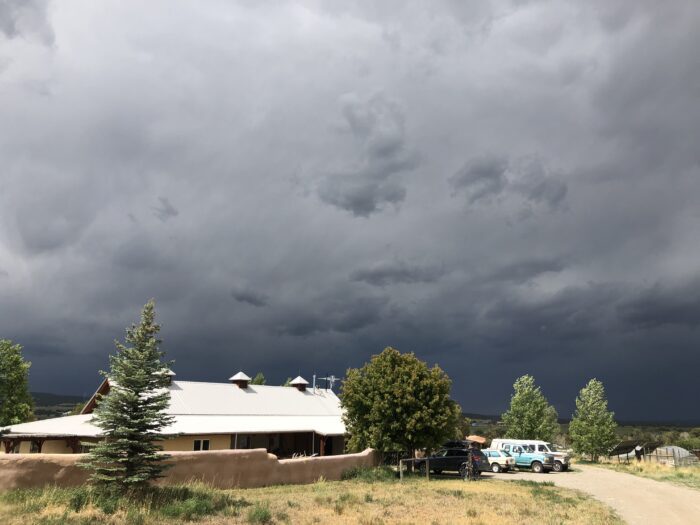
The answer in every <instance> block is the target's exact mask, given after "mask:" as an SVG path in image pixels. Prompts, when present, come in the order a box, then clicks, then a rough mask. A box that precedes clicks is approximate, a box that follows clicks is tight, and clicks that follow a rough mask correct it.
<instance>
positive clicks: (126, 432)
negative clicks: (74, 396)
mask: <svg viewBox="0 0 700 525" xmlns="http://www.w3.org/2000/svg"><path fill="white" fill-rule="evenodd" d="M159 330H160V326H158V325H157V324H156V323H155V303H154V301H153V300H150V301H149V302H148V303H146V305H145V306H144V307H143V311H142V313H141V322H140V323H139V324H138V325H132V326H131V327H130V328H128V329H127V330H126V338H125V344H122V343H120V342H118V341H115V345H116V347H117V352H116V354H115V355H111V356H109V363H110V371H109V372H102V374H103V375H104V376H105V377H107V379H108V380H109V387H110V388H109V392H108V393H107V394H106V395H105V396H103V397H102V398H101V399H100V400H99V402H98V405H97V408H96V409H95V412H94V418H93V423H94V424H95V425H97V426H98V427H99V428H101V429H102V434H103V435H104V439H103V440H101V441H100V442H99V443H97V444H96V445H95V446H93V447H92V450H91V451H90V454H89V456H88V457H87V459H86V461H85V462H84V463H82V466H84V467H86V468H89V469H90V470H91V471H92V474H91V477H90V479H91V480H92V481H93V482H95V483H97V484H98V485H103V486H107V487H110V488H116V489H118V490H125V489H128V488H132V487H135V488H136V487H142V486H145V485H147V484H148V482H149V481H151V480H153V479H155V478H158V477H161V473H162V472H163V470H164V469H165V468H166V467H167V465H166V464H165V463H164V461H165V460H167V459H168V458H169V456H167V455H166V454H162V453H161V451H162V447H161V446H160V445H158V444H156V443H155V441H158V440H162V439H163V438H164V436H162V435H161V434H160V432H161V430H162V429H163V428H164V427H166V426H168V425H169V424H171V423H172V421H173V417H172V416H169V415H167V414H166V413H165V410H166V408H167V407H168V404H169V402H170V391H169V389H168V384H169V377H168V366H169V365H170V363H164V362H163V361H162V359H163V356H164V353H163V352H161V351H160V349H159V345H160V340H159V339H157V337H156V336H157V334H158V331H159Z"/></svg>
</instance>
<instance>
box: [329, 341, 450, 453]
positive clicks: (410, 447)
mask: <svg viewBox="0 0 700 525" xmlns="http://www.w3.org/2000/svg"><path fill="white" fill-rule="evenodd" d="M451 385H452V382H451V381H450V378H449V377H447V374H445V372H443V371H442V370H441V369H440V368H439V367H438V366H437V365H436V366H434V367H433V368H428V366H427V364H426V363H425V362H423V361H421V360H419V359H418V358H417V357H416V356H415V355H414V354H412V353H410V354H402V353H400V352H399V351H398V350H395V349H394V348H390V347H389V348H386V349H385V350H384V351H383V352H382V353H381V354H379V355H375V356H372V358H371V359H370V362H369V363H366V364H365V365H364V366H363V367H362V368H359V369H357V368H355V369H349V370H348V371H347V375H346V379H345V382H344V383H343V388H342V396H341V402H342V405H343V408H344V409H345V414H344V416H343V420H344V422H345V425H346V428H347V432H348V434H349V435H350V438H349V442H348V448H350V449H351V450H362V449H364V448H366V447H372V448H375V449H377V450H379V451H380V452H386V451H398V450H402V451H410V452H413V451H414V450H415V449H417V448H423V447H426V448H433V447H435V446H437V445H440V444H441V443H443V442H444V441H445V440H446V439H450V438H452V437H453V436H454V433H455V429H456V427H457V425H458V423H459V419H460V417H461V410H460V408H459V405H458V404H457V403H455V402H454V401H453V400H452V399H451V398H450V387H451Z"/></svg>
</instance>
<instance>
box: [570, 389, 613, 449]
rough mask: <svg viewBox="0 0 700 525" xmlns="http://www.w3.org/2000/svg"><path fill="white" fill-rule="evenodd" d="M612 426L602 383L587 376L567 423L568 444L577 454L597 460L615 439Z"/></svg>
mask: <svg viewBox="0 0 700 525" xmlns="http://www.w3.org/2000/svg"><path fill="white" fill-rule="evenodd" d="M616 430H617V423H615V414H614V413H613V412H611V411H609V410H608V400H607V399H606V398H605V388H604V387H603V383H602V382H600V381H598V380H597V379H591V380H590V381H589V382H588V384H587V385H586V386H584V387H583V388H582V389H581V391H580V392H579V394H578V397H577V398H576V411H575V412H574V415H573V418H572V419H571V423H570V424H569V435H570V436H571V443H572V446H573V448H574V450H575V451H576V452H578V453H579V454H588V455H590V456H591V459H592V460H593V461H598V457H600V456H602V455H605V454H607V453H608V452H609V451H610V449H611V448H612V447H613V446H614V445H615V443H616V442H617V441H618V439H617V435H616Z"/></svg>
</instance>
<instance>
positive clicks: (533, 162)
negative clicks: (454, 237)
mask: <svg viewBox="0 0 700 525" xmlns="http://www.w3.org/2000/svg"><path fill="white" fill-rule="evenodd" d="M449 183H450V186H451V187H452V190H453V194H458V193H464V194H466V196H467V200H468V201H469V203H470V204H474V203H476V202H477V201H480V200H484V199H487V200H488V199H490V198H494V197H498V196H501V195H502V196H508V195H518V196H520V197H521V198H522V199H523V200H524V201H525V203H527V204H531V205H546V207H547V208H548V209H550V210H554V209H556V208H558V207H559V206H560V205H561V203H562V202H563V200H564V198H565V197H566V193H567V189H568V188H567V184H566V183H565V182H564V181H562V180H560V179H559V178H557V176H556V175H554V174H552V173H550V172H549V170H547V168H546V166H545V165H544V164H543V162H542V160H541V159H540V158H538V157H522V158H518V159H513V160H508V159H506V158H505V157H498V156H486V157H477V158H475V159H472V160H470V161H468V162H467V163H466V164H465V165H464V166H463V167H462V168H461V169H460V170H458V171H457V172H456V173H455V174H454V175H452V176H451V177H450V178H449Z"/></svg>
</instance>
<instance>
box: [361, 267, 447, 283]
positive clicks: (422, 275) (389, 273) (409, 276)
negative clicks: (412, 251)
mask: <svg viewBox="0 0 700 525" xmlns="http://www.w3.org/2000/svg"><path fill="white" fill-rule="evenodd" d="M443 274H444V269H442V268H439V267H436V266H421V265H416V264H409V263H406V262H402V261H385V262H381V263H378V264H375V265H373V266H370V267H368V268H360V269H358V270H355V271H354V272H352V273H351V274H350V279H351V280H353V281H363V282H366V283H367V284H371V285H373V286H386V285H389V284H405V283H429V282H433V281H437V280H438V279H439V278H440V277H441V276H442V275H443Z"/></svg>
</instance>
